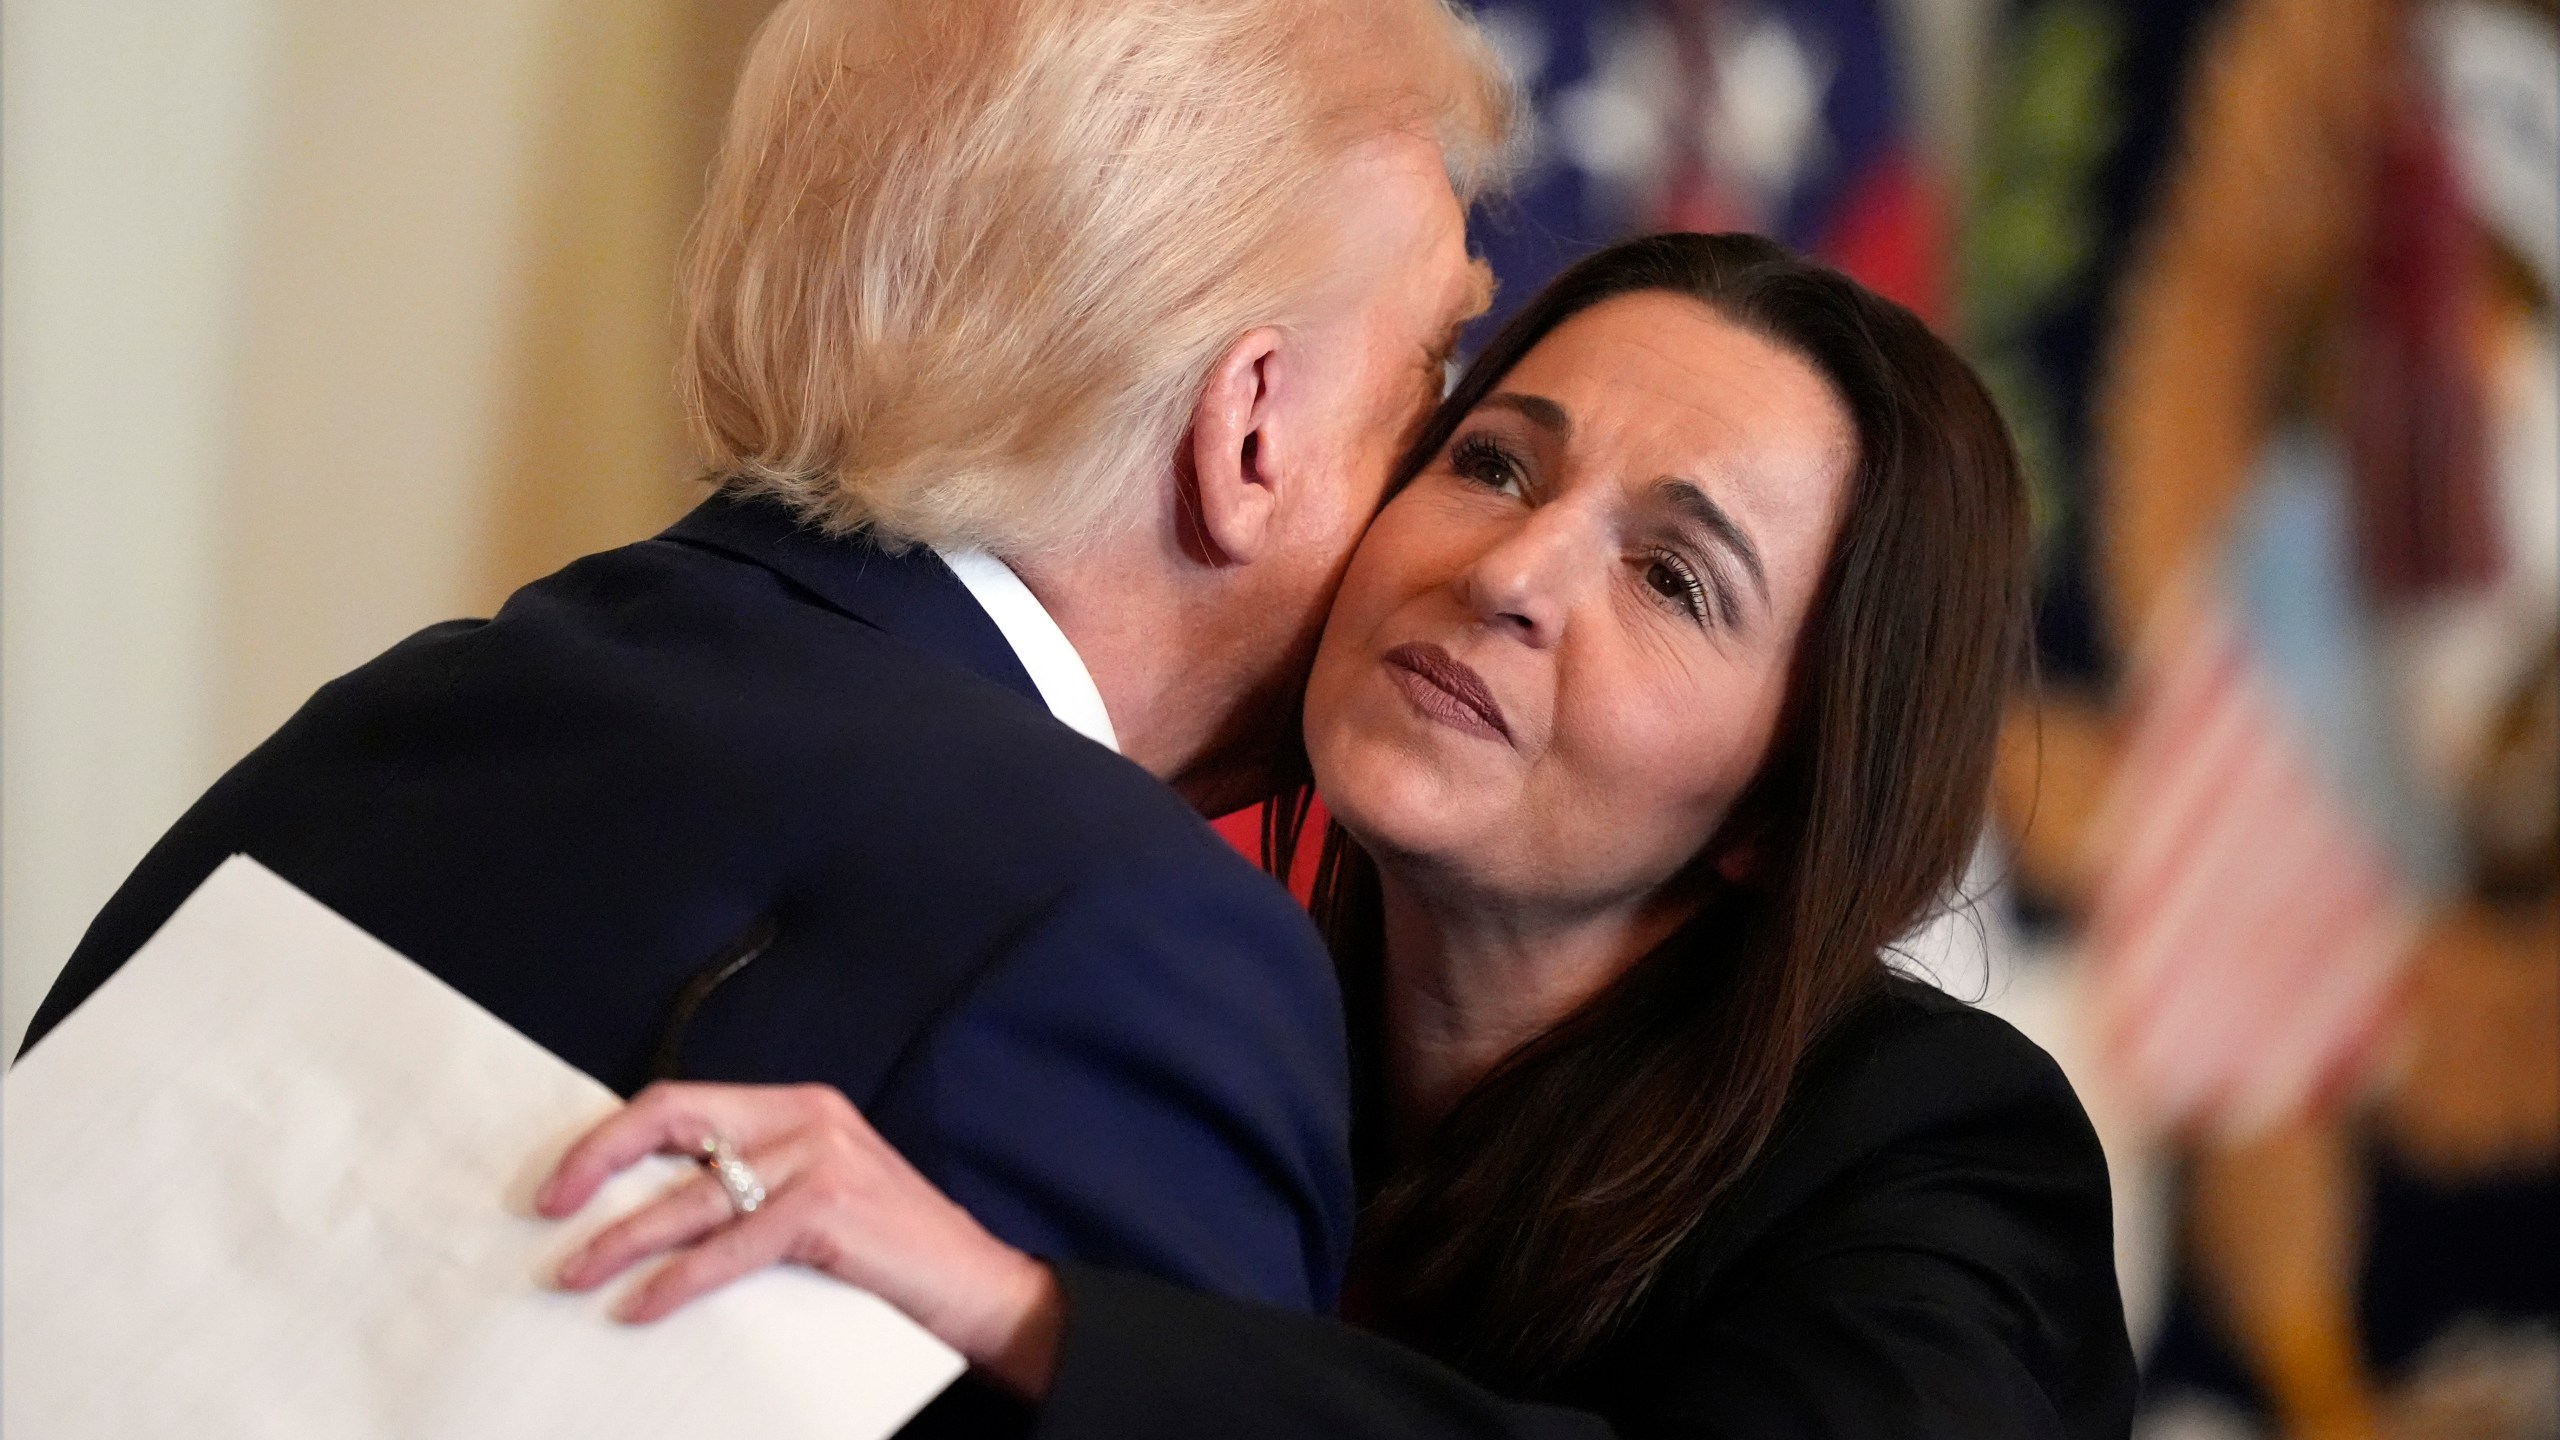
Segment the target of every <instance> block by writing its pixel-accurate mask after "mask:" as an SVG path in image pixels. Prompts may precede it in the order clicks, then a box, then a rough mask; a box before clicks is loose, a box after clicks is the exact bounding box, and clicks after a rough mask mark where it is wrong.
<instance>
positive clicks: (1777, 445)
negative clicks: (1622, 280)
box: [1480, 292, 1855, 492]
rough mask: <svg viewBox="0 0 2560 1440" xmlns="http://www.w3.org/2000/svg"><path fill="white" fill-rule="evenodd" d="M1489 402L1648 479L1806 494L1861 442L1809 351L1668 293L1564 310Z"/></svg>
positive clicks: (1838, 474) (1835, 474)
mask: <svg viewBox="0 0 2560 1440" xmlns="http://www.w3.org/2000/svg"><path fill="white" fill-rule="evenodd" d="M1480 408H1482V409H1492V410H1508V411H1511V412H1513V413H1515V414H1520V415H1523V416H1525V417H1527V418H1529V419H1530V420H1532V421H1533V422H1538V423H1539V427H1540V428H1541V429H1544V430H1546V431H1547V432H1549V433H1550V434H1552V435H1554V436H1555V437H1556V438H1557V439H1558V440H1560V441H1563V442H1564V443H1565V444H1566V445H1567V446H1568V448H1570V449H1573V450H1576V451H1578V452H1581V453H1583V454H1584V455H1585V456H1586V458H1590V459H1593V460H1596V461H1604V462H1605V461H1610V460H1614V461H1616V462H1618V464H1617V465H1615V466H1612V467H1611V468H1620V467H1628V468H1631V469H1634V470H1645V471H1647V472H1648V473H1646V474H1644V475H1640V476H1634V477H1633V478H1638V479H1647V480H1649V479H1651V478H1653V473H1654V472H1659V473H1677V474H1690V475H1693V477H1694V478H1698V479H1700V480H1702V481H1703V480H1706V479H1708V478H1709V477H1711V476H1719V475H1721V476H1725V477H1728V478H1730V479H1731V480H1733V481H1735V482H1737V483H1745V484H1749V483H1753V482H1755V481H1766V482H1770V483H1775V484H1778V485H1780V486H1781V487H1782V488H1784V489H1785V490H1787V491H1790V492H1800V491H1801V490H1802V489H1803V487H1804V486H1805V485H1806V484H1807V483H1808V482H1810V481H1815V480H1829V479H1838V478H1845V473H1846V470H1847V468H1848V463H1849V459H1850V457H1851V456H1852V455H1854V453H1855V434H1854V429H1853V426H1852V423H1851V421H1850V418H1849V415H1848V411H1847V408H1846V407H1845V406H1844V405H1842V404H1841V402H1840V400H1839V398H1838V396H1837V395H1836V394H1835V393H1834V392H1833V390H1832V388H1831V386H1830V384H1829V382H1827V381H1826V380H1825V379H1824V378H1823V377H1822V375H1821V373H1820V372H1819V371H1817V370H1816V369H1815V368H1814V367H1813V365H1812V364H1811V362H1809V361H1807V360H1806V359H1804V358H1803V357H1802V356H1800V355H1798V354H1797V353H1796V352H1795V351H1793V350H1791V349H1789V348H1788V347H1786V346H1785V345H1782V344H1780V343H1778V342H1777V341H1774V340H1771V339H1769V338H1768V337H1766V336H1764V335H1762V334H1760V333H1759V332H1757V331H1755V330H1752V329H1750V328H1748V327H1745V326H1742V325H1739V324H1736V323H1734V322H1733V321H1731V320H1728V319H1726V318H1725V317H1723V316H1722V315H1719V314H1717V313H1716V312H1715V311H1713V310H1712V309H1710V308H1708V307H1707V306H1706V305H1704V304H1703V303H1701V302H1699V301H1696V300H1693V299H1690V298H1689V297H1687V296H1683V295H1677V294H1671V293H1668V292H1640V293H1638V294H1633V295H1622V296H1616V297H1613V298H1611V299H1609V300H1605V301H1602V302H1601V303H1600V304H1598V305H1595V306H1593V307H1591V308H1590V309H1588V310H1585V311H1583V312H1581V313H1580V314H1577V315H1575V316H1573V317H1571V318H1570V319H1568V320H1566V321H1565V322H1564V323H1563V324H1561V325H1559V326H1557V327H1556V329H1555V330H1554V331H1553V332H1552V333H1550V334H1549V335H1548V336H1547V337H1546V338H1545V339H1543V340H1541V341H1539V342H1538V344H1537V345H1536V346H1534V347H1532V348H1531V349H1530V351H1529V352H1528V353H1527V354H1526V355H1524V356H1522V357H1521V360H1520V363H1519V364H1518V365H1517V366H1515V367H1514V368H1513V369H1512V371H1511V373H1510V374H1509V375H1507V376H1505V377H1504V378H1503V381H1502V383H1501V384H1500V385H1499V386H1497V387H1496V389H1495V391H1494V393H1493V394H1492V395H1491V396H1488V397H1487V399H1486V401H1485V403H1484V405H1483V406H1482V407H1480ZM1595 452H1616V453H1614V454H1608V453H1595Z"/></svg>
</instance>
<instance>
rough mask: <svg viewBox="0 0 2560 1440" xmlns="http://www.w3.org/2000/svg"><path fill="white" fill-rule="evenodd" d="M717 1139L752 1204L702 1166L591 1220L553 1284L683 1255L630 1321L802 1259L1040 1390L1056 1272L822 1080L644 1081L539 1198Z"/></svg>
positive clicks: (1049, 1360) (976, 1360)
mask: <svg viewBox="0 0 2560 1440" xmlns="http://www.w3.org/2000/svg"><path fill="white" fill-rule="evenodd" d="M713 1135H718V1136H720V1137H721V1138H722V1139H724V1140H726V1141H727V1142H728V1143H729V1144H730V1145H731V1146H733V1147H735V1149H736V1151H737V1153H738V1154H739V1156H740V1158H742V1159H744V1160H745V1161H746V1162H747V1164H748V1166H749V1167H750V1168H751V1169H753V1170H754V1171H755V1173H756V1176H757V1178H758V1179H759V1180H761V1181H762V1182H763V1184H764V1187H765V1191H766V1197H765V1200H764V1203H763V1204H762V1205H760V1206H758V1207H757V1209H756V1211H755V1213H753V1214H751V1215H743V1216H742V1215H740V1214H738V1213H737V1211H736V1209H735V1208H734V1207H733V1206H732V1205H731V1203H730V1200H729V1194H728V1192H727V1191H726V1190H724V1189H722V1188H721V1186H720V1183H719V1181H718V1180H717V1179H716V1178H715V1177H714V1176H712V1175H710V1174H709V1173H707V1172H706V1173H705V1174H703V1175H701V1176H698V1177H696V1178H695V1179H693V1180H691V1181H688V1182H686V1183H685V1184H683V1185H680V1186H678V1187H676V1188H675V1189H674V1190H672V1191H670V1192H668V1193H667V1194H666V1195H665V1196H663V1197H661V1198H660V1199H658V1200H656V1201H655V1202H653V1203H651V1204H649V1205H647V1206H645V1207H643V1208H642V1209H640V1210H637V1211H634V1212H632V1213H631V1214H630V1215H628V1216H626V1217H624V1218H623V1219H621V1220H619V1221H617V1222H615V1223H614V1224H613V1225H611V1226H610V1227H608V1228H606V1229H605V1230H603V1231H601V1232H599V1233H598V1234H597V1235H596V1237H595V1238H594V1239H593V1240H591V1241H589V1242H588V1243H587V1245H586V1246H585V1248H583V1249H581V1250H580V1251H579V1252H578V1253H577V1254H576V1255H574V1256H571V1257H570V1259H569V1261H568V1263H567V1264H565V1265H563V1266H561V1268H560V1276H559V1283H560V1285H561V1287H562V1288H563V1289H568V1290H593V1289H595V1288H596V1287H597V1286H599V1285H602V1284H604V1283H605V1282H606V1281H608V1280H611V1279H612V1278H613V1277H614V1276H616V1275H619V1274H621V1273H622V1272H623V1271H625V1270H628V1269H630V1268H631V1267H632V1266H633V1265H634V1264H637V1263H638V1262H640V1261H641V1260H644V1259H647V1258H648V1257H649V1256H652V1255H656V1254H659V1253H660V1252H663V1251H676V1252H680V1253H678V1254H676V1256H675V1258H674V1259H672V1260H670V1261H668V1262H667V1264H666V1265H665V1266H664V1267H663V1268H661V1269H660V1270H659V1271H658V1273H657V1274H655V1275H653V1276H651V1277H649V1279H648V1280H647V1281H646V1282H644V1283H643V1284H641V1285H640V1286H639V1287H638V1288H636V1289H635V1290H633V1291H632V1293H631V1295H630V1297H629V1298H628V1299H627V1300H625V1301H624V1302H623V1304H622V1307H621V1310H620V1316H621V1318H622V1319H624V1320H626V1321H629V1322H631V1323H634V1324H640V1323H645V1322H648V1321H651V1320H655V1319H657V1318H659V1317H660V1316H663V1315H665V1314H667V1313H668V1312H669V1311H672V1310H674V1309H675V1308H676V1307H677V1306H680V1305H682V1304H684V1303H686V1302H687V1301H689V1300H692V1299H693V1298H694V1297H696V1296H698V1295H702V1294H705V1293H707V1292H709V1291H712V1290H716V1289H718V1288H720V1287H721V1286H723V1285H726V1284H728V1283H729V1282H730V1281H732V1280H735V1279H737V1278H738V1277H739V1276H741V1275H745V1274H747V1273H749V1272H751V1271H755V1270H760V1269H763V1268H764V1267H765V1266H767V1265H775V1264H781V1263H784V1262H791V1263H796V1264H801V1265H806V1266H809V1267H810V1268H812V1269H816V1270H823V1271H825V1272H826V1273H828V1274H830V1275H833V1276H835V1277H836V1278H837V1279H840V1280H843V1281H845V1282H846V1283H848V1284H851V1285H858V1286H860V1287H861V1288H863V1289H865V1290H868V1291H871V1292H872V1293H873V1294H875V1295H878V1296H879V1297H880V1298H882V1299H883V1300H886V1301H888V1302H889V1303H890V1304H892V1305H895V1306H896V1307H898V1308H899V1309H900V1310H902V1311H905V1312H906V1313H907V1314H908V1315H909V1316H910V1317H912V1318H913V1319H914V1320H915V1321H916V1323H917V1324H919V1325H922V1326H923V1327H924V1328H925V1329H927V1330H930V1331H932V1332H933V1333H934V1334H935V1335H937V1336H940V1337H941V1338H942V1340H943V1341H944V1343H946V1344H948V1345H950V1346H951V1347H952V1348H953V1349H955V1350H958V1351H959V1352H960V1353H961V1354H962V1355H964V1356H966V1357H968V1360H969V1362H970V1363H971V1364H973V1365H975V1366H977V1367H978V1368H979V1369H981V1370H984V1371H986V1372H987V1373H988V1374H989V1375H991V1376H992V1377H994V1378H995V1379H996V1380H998V1381H999V1382H1001V1383H1003V1384H1004V1385H1006V1386H1007V1387H1009V1388H1011V1389H1013V1390H1015V1391H1016V1392H1018V1393H1020V1394H1022V1395H1025V1396H1028V1397H1030V1398H1033V1399H1038V1398H1040V1397H1042V1396H1043V1395H1045V1394H1047V1392H1048V1388H1049V1379H1050V1375H1051V1373H1052V1372H1053V1371H1054V1370H1055V1369H1056V1366H1057V1351H1058V1335H1059V1330H1060V1318H1061V1313H1062V1302H1061V1300H1060V1298H1059V1293H1058V1284H1057V1278H1056V1277H1055V1276H1053V1275H1052V1274H1050V1272H1049V1267H1047V1266H1045V1265H1043V1264H1041V1263H1040V1262H1038V1261H1037V1260H1034V1259H1032V1258H1031V1257H1030V1256H1028V1255H1025V1254H1023V1253H1022V1252H1021V1251H1019V1250H1016V1249H1014V1248H1013V1247H1012V1246H1010V1245H1007V1244H1005V1243H1004V1242H1003V1241H1000V1240H998V1239H996V1238H995V1237H994V1236H992V1235H990V1234H988V1233H987V1232H986V1231H985V1230H984V1229H983V1228H981V1227H980V1226H979V1224H978V1222H977V1221H976V1220H974V1219H972V1218H971V1217H970V1215H969V1213H968V1212H967V1211H965V1210H963V1209H961V1208H960V1207H959V1206H957V1205H955V1204H953V1203H952V1202H951V1201H950V1199H948V1198H947V1197H945V1196H944V1195H943V1193H942V1192H941V1191H939V1190H937V1189H935V1188H934V1187H933V1185H932V1183H931V1182H930V1181H928V1180H926V1179H925V1178H924V1177H923V1176H922V1175H919V1174H917V1173H916V1171H915V1167H913V1166H911V1165H909V1164H908V1163H907V1161H906V1157H905V1156H902V1155H900V1154H899V1153H898V1152H897V1151H896V1150H895V1149H893V1148H891V1147H890V1145H889V1143H888V1142H887V1141H885V1140H883V1139H881V1138H880V1135H879V1133H878V1132H877V1131H875V1130H873V1129H872V1128H871V1126H870V1123H869V1122H867V1121H865V1120H864V1119H863V1118H862V1115H861V1113H860V1112H858V1111H856V1110H855V1109H854V1108H853V1105H852V1102H850V1101H848V1100H846V1099H845V1098H844V1096H843V1095H841V1094H839V1093H837V1092H836V1091H835V1090H834V1089H832V1088H830V1087H827V1086H824V1085H795V1086H771V1085H695V1084H663V1085H652V1086H650V1087H649V1088H648V1089H647V1090H644V1091H642V1092H641V1093H640V1095H639V1096H638V1098H636V1099H634V1100H633V1101H632V1102H631V1103H630V1104H629V1105H626V1106H624V1107H623V1108H622V1110H621V1111H619V1112H618V1113H616V1114H615V1115H614V1116H613V1117H612V1118H611V1119H609V1120H607V1121H605V1122H604V1123H603V1124H601V1125H598V1126H597V1127H596V1128H595V1129H593V1130H591V1131H589V1132H587V1134H586V1135H585V1137H584V1138H582V1139H580V1140H579V1141H578V1143H577V1144H575V1145H573V1146H571V1147H570V1148H569V1153H568V1154H566V1155H564V1156H562V1157H561V1160H560V1164H559V1167H558V1168H557V1169H555V1170H553V1171H552V1173H551V1177H550V1178H549V1179H548V1180H546V1181H544V1182H543V1185H542V1189H541V1190H540V1191H539V1192H538V1193H537V1194H536V1196H535V1198H534V1204H535V1208H536V1209H538V1210H540V1211H541V1213H542V1214H544V1215H546V1216H548V1217H550V1218H553V1219H559V1218H561V1217H564V1216H567V1215H572V1214H575V1213H576V1212H577V1211H578V1210H579V1209H580V1208H581V1207H583V1206H584V1205H585V1204H586V1203H587V1202H588V1201H589V1200H591V1199H593V1198H594V1197H595V1193H596V1191H597V1189H598V1188H599V1187H601V1186H602V1185H603V1184H604V1182H605V1181H606V1180H608V1179H610V1178H611V1177H612V1176H613V1175H615V1174H616V1173H618V1172H620V1171H621V1170H623V1169H625V1168H626V1167H628V1166H630V1165H631V1164H632V1163H634V1162H635V1161H637V1160H639V1159H640V1158H641V1157H642V1156H644V1155H649V1154H657V1153H663V1154H677V1155H700V1154H701V1153H702V1148H703V1142H704V1141H705V1140H706V1139H707V1138H709V1137H710V1136H713Z"/></svg>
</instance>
